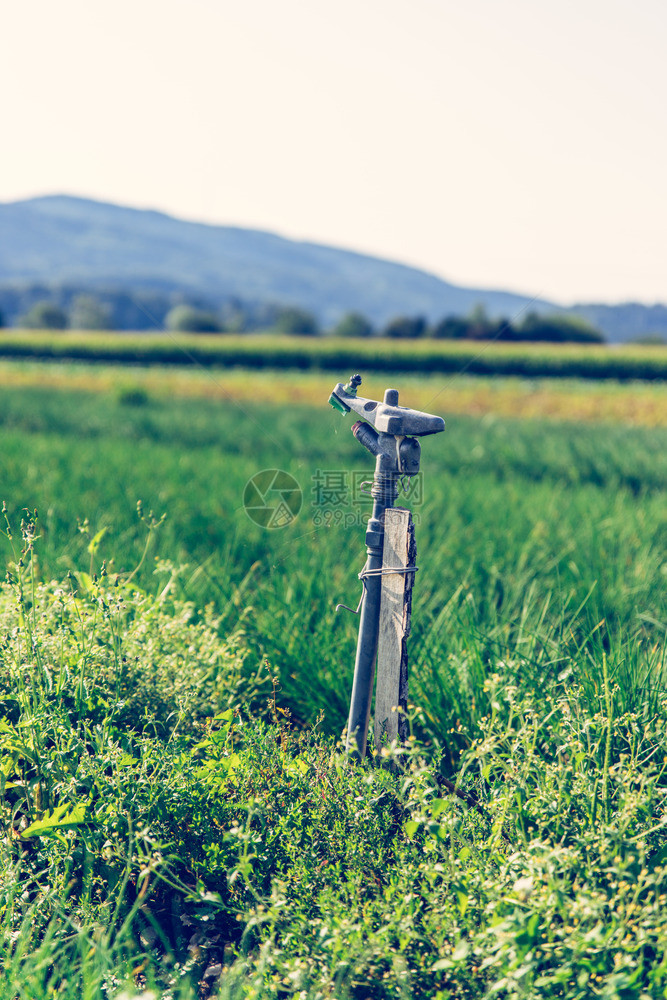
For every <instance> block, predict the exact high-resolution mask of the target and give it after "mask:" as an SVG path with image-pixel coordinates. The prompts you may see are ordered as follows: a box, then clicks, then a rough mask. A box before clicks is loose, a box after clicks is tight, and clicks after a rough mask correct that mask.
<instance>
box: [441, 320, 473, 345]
mask: <svg viewBox="0 0 667 1000" xmlns="http://www.w3.org/2000/svg"><path fill="white" fill-rule="evenodd" d="M469 325H470V324H469V323H468V320H467V319H464V318H463V316H445V318H444V319H441V320H440V322H439V323H436V324H435V326H434V327H433V329H432V330H431V336H432V337H437V338H438V339H439V340H440V339H447V340H450V339H454V340H462V339H464V338H465V337H467V336H468V327H469Z"/></svg>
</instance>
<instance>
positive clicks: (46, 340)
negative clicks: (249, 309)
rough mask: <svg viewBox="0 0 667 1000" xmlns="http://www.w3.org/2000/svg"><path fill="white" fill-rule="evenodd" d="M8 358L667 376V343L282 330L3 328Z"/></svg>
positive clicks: (1, 343)
mask: <svg viewBox="0 0 667 1000" xmlns="http://www.w3.org/2000/svg"><path fill="white" fill-rule="evenodd" d="M0 357H6V358H22V357H23V358H31V357H32V358H45V359H51V360H81V361H98V362H102V361H104V362H107V363H113V362H118V363H129V364H135V363H139V364H148V365H154V364H163V365H176V366H179V367H183V366H184V365H188V364H195V365H199V366H201V367H209V366H217V367H226V368H230V367H234V366H240V367H244V368H251V369H260V370H261V369H272V370H274V369H280V368H285V369H292V370H309V371H333V372H336V373H340V372H341V371H346V370H347V369H348V368H352V369H356V368H363V369H364V370H366V371H376V372H399V373H401V374H402V375H406V374H408V373H415V374H427V373H437V374H440V375H461V374H465V373H467V374H470V375H486V376H488V375H503V376H520V377H525V378H544V377H552V378H575V377H579V378H587V379H606V378H610V379H617V380H633V379H643V380H649V381H650V380H662V381H664V380H665V379H667V347H665V346H664V345H662V346H647V345H636V344H635V345H628V344H624V345H618V346H614V347H609V346H607V345H604V344H548V343H521V344H509V343H501V342H494V341H457V340H434V339H429V338H424V339H419V340H394V339H391V338H386V337H371V338H366V339H364V340H350V339H346V338H341V337H326V336H323V337H298V336H285V335H280V334H276V333H253V334H224V335H221V334H215V335H206V334H203V335H202V334H187V333H165V332H163V331H156V332H154V333H118V332H104V333H93V332H88V333H85V332H84V333H79V332H76V331H64V332H60V331H58V332H54V331H37V330H23V331H21V330H4V331H0Z"/></svg>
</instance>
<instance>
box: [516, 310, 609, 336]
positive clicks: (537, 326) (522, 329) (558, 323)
mask: <svg viewBox="0 0 667 1000" xmlns="http://www.w3.org/2000/svg"><path fill="white" fill-rule="evenodd" d="M516 334H517V338H518V339H520V340H546V341H551V342H553V343H567V342H570V343H572V342H575V343H583V344H601V343H604V337H603V335H602V334H601V333H600V331H599V330H597V329H596V328H595V327H594V326H592V325H591V324H590V323H588V322H587V321H586V320H585V319H581V318H580V317H579V316H571V315H568V314H567V313H548V314H547V315H544V316H541V315H540V314H539V313H536V312H529V313H528V315H527V316H526V318H525V319H524V321H523V323H522V324H521V326H519V327H517V330H516Z"/></svg>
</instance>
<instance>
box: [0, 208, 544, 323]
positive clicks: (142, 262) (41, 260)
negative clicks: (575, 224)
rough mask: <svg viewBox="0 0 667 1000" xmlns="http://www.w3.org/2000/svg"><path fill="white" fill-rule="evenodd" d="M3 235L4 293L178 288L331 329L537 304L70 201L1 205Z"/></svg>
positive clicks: (281, 241)
mask: <svg viewBox="0 0 667 1000" xmlns="http://www.w3.org/2000/svg"><path fill="white" fill-rule="evenodd" d="M0 233H1V239H0V285H4V286H7V285H9V284H16V283H21V284H26V283H41V284H45V285H68V286H77V287H91V288H92V287H100V286H117V287H130V286H132V287H141V288H144V289H146V288H153V289H161V290H165V289H170V288H173V289H177V290H179V291H186V292H190V293H193V294H196V295H200V296H206V297H207V298H208V299H210V300H211V301H214V302H215V301H221V300H225V299H227V298H229V297H230V296H235V297H237V298H240V299H242V300H245V301H251V302H256V301H271V302H280V303H285V304H291V303H293V304H296V305H300V306H303V307H305V308H307V309H310V310H312V311H313V312H314V313H315V314H316V315H317V316H318V318H319V319H320V321H321V322H322V323H324V324H327V323H331V322H333V321H335V320H336V319H337V318H338V317H339V316H340V314H341V313H343V312H345V311H347V310H348V309H357V310H359V311H361V312H363V313H365V314H366V315H368V316H369V317H370V318H371V319H372V320H373V322H375V323H383V322H386V321H387V320H388V319H390V318H392V317H393V316H395V315H397V314H400V313H410V314H424V315H426V316H427V317H428V318H429V319H431V320H437V319H439V318H441V317H442V316H443V315H445V314H446V313H467V312H468V311H469V310H470V309H471V308H472V307H473V306H474V305H475V304H477V303H478V302H484V303H485V305H486V307H487V309H488V311H489V312H490V313H492V314H503V315H508V314H509V315H512V314H515V313H516V312H517V311H518V310H520V309H521V308H522V307H524V306H525V305H526V304H527V303H528V302H530V300H529V299H527V298H526V297H525V296H521V295H514V294H511V293H508V292H502V291H500V292H499V291H489V290H485V289H476V288H460V287H457V286H455V285H451V284H449V283H448V282H446V281H443V280H441V279H440V278H437V277H435V276H434V275H432V274H427V273H426V272H424V271H419V270H417V269H415V268H411V267H406V266H405V265H402V264H397V263H393V262H391V261H386V260H379V259H376V258H373V257H368V256H364V255H362V254H358V253H351V252H350V251H347V250H339V249H336V248H333V247H326V246H318V245H316V244H313V243H300V242H296V241H294V240H289V239H285V238H283V237H281V236H277V235H274V234H272V233H266V232H258V231H254V230H249V229H240V228H236V227H230V226H210V225H205V224H203V223H197V222H187V221H184V220H181V219H175V218H172V217H170V216H168V215H164V214H162V213H160V212H154V211H144V210H138V209H133V208H124V207H121V206H118V205H109V204H104V203H101V202H95V201H89V200H86V199H83V198H73V197H68V196H60V195H58V196H50V197H43V198H34V199H31V200H29V201H21V202H14V203H10V204H2V205H0ZM542 304H543V305H546V303H542Z"/></svg>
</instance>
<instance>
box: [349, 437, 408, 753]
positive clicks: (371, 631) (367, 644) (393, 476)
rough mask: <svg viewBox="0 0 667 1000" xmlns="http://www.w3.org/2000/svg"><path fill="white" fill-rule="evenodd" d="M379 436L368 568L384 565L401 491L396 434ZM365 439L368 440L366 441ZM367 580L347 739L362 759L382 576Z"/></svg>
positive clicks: (368, 713) (372, 576) (369, 523)
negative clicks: (389, 519) (387, 533)
mask: <svg viewBox="0 0 667 1000" xmlns="http://www.w3.org/2000/svg"><path fill="white" fill-rule="evenodd" d="M374 433H375V432H374ZM355 436H357V434H355ZM376 436H377V438H378V441H377V447H378V450H379V453H378V455H377V460H376V463H375V476H374V478H373V487H372V490H371V495H372V496H373V513H372V514H371V516H370V518H369V520H368V526H367V529H366V552H367V556H368V558H367V561H366V565H365V567H364V569H365V570H376V571H377V570H380V569H382V555H383V547H384V515H385V511H387V510H388V509H389V508H390V507H393V506H394V502H395V500H396V497H397V495H398V486H397V480H398V470H397V468H396V458H395V451H396V449H395V446H394V442H393V437H391V436H390V435H387V434H380V435H376ZM362 443H364V444H365V443H366V442H365V441H364V442H362ZM369 443H371V440H369ZM372 444H373V446H376V442H375V441H374V440H372ZM383 446H384V447H383ZM363 582H364V594H363V600H362V604H361V616H360V619H359V637H358V640H357V655H356V659H355V663H354V680H353V682H352V696H351V699H350V714H349V717H348V722H347V742H346V747H347V750H348V751H352V752H353V755H354V756H355V757H356V758H357V759H358V760H363V758H364V756H365V754H366V740H367V738H368V725H369V721H370V714H371V701H372V698H373V681H374V680H375V660H376V657H377V648H378V633H379V630H380V597H381V594H382V577H381V576H380V575H379V574H377V573H376V574H371V575H369V576H366V577H365V578H364V581H363Z"/></svg>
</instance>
